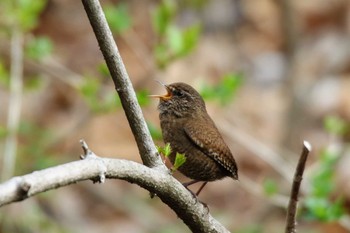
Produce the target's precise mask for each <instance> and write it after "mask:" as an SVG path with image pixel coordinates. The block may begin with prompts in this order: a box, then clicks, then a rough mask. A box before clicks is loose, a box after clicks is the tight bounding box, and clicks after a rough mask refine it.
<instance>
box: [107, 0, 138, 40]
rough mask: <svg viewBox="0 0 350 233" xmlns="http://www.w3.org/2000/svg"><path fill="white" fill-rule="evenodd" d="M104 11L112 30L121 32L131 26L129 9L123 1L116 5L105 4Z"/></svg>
mask: <svg viewBox="0 0 350 233" xmlns="http://www.w3.org/2000/svg"><path fill="white" fill-rule="evenodd" d="M104 12H105V15H106V19H107V22H108V24H109V26H110V28H111V30H112V32H115V33H118V34H121V33H123V32H124V31H126V30H127V29H129V28H130V27H131V26H132V22H131V17H130V15H129V10H128V7H127V5H126V4H125V3H121V4H118V5H117V6H113V5H106V6H104Z"/></svg>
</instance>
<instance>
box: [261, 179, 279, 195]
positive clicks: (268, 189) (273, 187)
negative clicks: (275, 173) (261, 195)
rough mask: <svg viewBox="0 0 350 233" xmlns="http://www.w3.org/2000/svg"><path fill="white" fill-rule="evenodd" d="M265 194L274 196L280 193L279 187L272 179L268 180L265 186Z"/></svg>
mask: <svg viewBox="0 0 350 233" xmlns="http://www.w3.org/2000/svg"><path fill="white" fill-rule="evenodd" d="M263 187H264V192H265V194H266V195H267V196H273V195H275V194H276V193H277V192H278V186H277V183H276V181H274V180H272V179H266V180H265V181H264V184H263Z"/></svg>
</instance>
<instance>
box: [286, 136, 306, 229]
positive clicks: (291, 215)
mask: <svg viewBox="0 0 350 233" xmlns="http://www.w3.org/2000/svg"><path fill="white" fill-rule="evenodd" d="M310 151H311V145H310V143H309V142H307V141H304V144H303V151H302V153H301V155H300V159H299V162H298V165H297V168H296V170H295V174H294V179H293V185H292V190H291V193H290V199H289V205H288V209H287V220H286V222H287V224H286V229H285V232H286V233H295V232H296V229H295V226H296V212H297V207H298V195H299V190H300V185H301V181H302V179H303V173H304V169H305V163H306V160H307V157H308V155H309V153H310Z"/></svg>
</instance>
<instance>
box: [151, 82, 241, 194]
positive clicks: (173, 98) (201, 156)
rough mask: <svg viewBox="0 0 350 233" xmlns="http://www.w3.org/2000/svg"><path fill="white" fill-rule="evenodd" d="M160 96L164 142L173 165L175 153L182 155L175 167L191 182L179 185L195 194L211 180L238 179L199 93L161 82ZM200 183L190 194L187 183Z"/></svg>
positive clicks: (232, 158) (230, 156) (225, 146)
mask: <svg viewBox="0 0 350 233" xmlns="http://www.w3.org/2000/svg"><path fill="white" fill-rule="evenodd" d="M159 83H160V84H161V85H162V86H163V87H164V88H165V89H166V91H167V93H166V94H164V95H151V97H154V98H159V104H158V110H159V119H160V126H161V131H162V136H163V140H164V143H169V144H170V147H171V149H172V152H171V153H170V155H169V159H170V162H171V163H172V164H174V162H175V157H176V153H181V154H184V155H185V157H186V160H185V162H184V163H183V164H182V165H181V166H180V167H179V168H178V170H179V171H180V172H181V173H182V174H183V175H185V176H186V177H188V178H190V179H191V181H189V182H186V183H183V185H184V186H185V187H186V188H187V189H188V190H189V191H190V192H191V193H192V194H193V195H195V196H198V195H199V193H200V192H201V191H202V189H203V188H204V186H205V185H206V184H207V183H208V182H211V181H216V180H221V179H223V178H225V177H231V178H233V179H234V180H238V168H237V164H236V161H235V159H234V157H233V155H232V152H231V150H230V149H229V147H228V146H227V144H226V143H225V141H224V139H223V137H222V135H221V134H220V132H219V130H218V128H217V127H216V125H215V123H214V121H213V120H212V119H211V117H210V116H209V114H208V112H207V110H206V105H205V102H204V100H203V98H202V96H201V95H200V94H199V93H198V92H197V91H196V90H195V89H194V88H193V87H192V86H190V85H188V84H186V83H183V82H176V83H172V84H168V85H166V84H163V83H161V82H159ZM197 182H203V183H202V185H201V186H200V188H199V189H198V191H197V192H196V193H195V194H194V193H193V192H192V191H191V190H190V189H189V188H188V186H190V185H192V184H195V183H197Z"/></svg>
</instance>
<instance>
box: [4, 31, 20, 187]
mask: <svg viewBox="0 0 350 233" xmlns="http://www.w3.org/2000/svg"><path fill="white" fill-rule="evenodd" d="M22 44H23V35H22V32H21V30H20V29H19V28H18V27H16V26H14V28H13V30H12V38H11V77H10V91H11V95H10V102H9V112H8V119H7V130H8V135H7V137H6V142H5V149H4V159H3V166H2V174H1V178H2V180H6V179H8V178H9V177H11V176H12V175H13V171H14V167H15V161H16V153H17V131H18V125H19V121H20V116H21V108H22V89H23V81H22V76H23V50H22V49H23V46H22Z"/></svg>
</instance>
